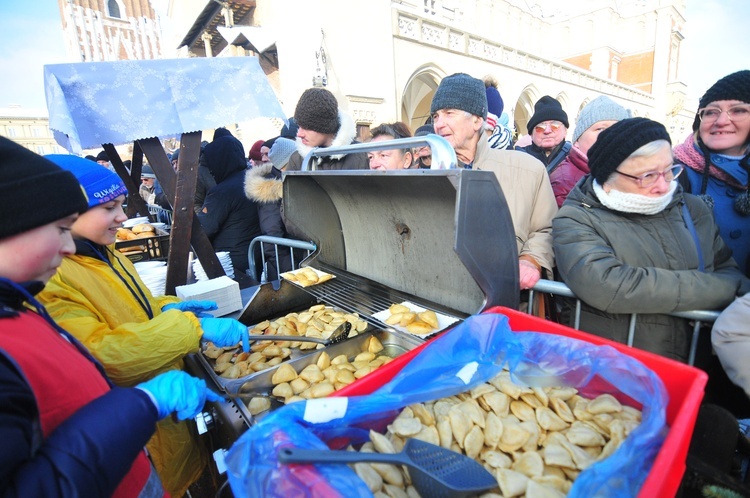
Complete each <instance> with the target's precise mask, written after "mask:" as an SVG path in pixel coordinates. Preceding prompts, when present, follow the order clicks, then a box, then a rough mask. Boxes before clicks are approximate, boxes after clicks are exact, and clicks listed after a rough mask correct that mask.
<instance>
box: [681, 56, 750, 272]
mask: <svg viewBox="0 0 750 498" xmlns="http://www.w3.org/2000/svg"><path fill="white" fill-rule="evenodd" d="M698 107H699V109H698V112H697V113H696V116H695V121H694V122H693V133H691V134H690V135H689V136H688V137H687V140H685V142H684V143H682V144H680V145H677V146H676V147H675V148H674V155H675V157H676V158H677V161H679V162H680V163H682V164H683V165H685V167H686V168H685V175H684V178H683V179H681V180H680V182H681V183H682V186H683V188H685V190H687V191H688V192H691V193H693V194H696V195H698V196H700V197H701V198H702V199H703V200H704V201H705V202H706V203H707V204H708V205H709V206H711V208H712V209H713V212H714V215H715V216H716V220H717V223H718V225H719V231H720V233H721V236H722V237H723V238H724V240H725V241H726V243H727V245H728V246H729V248H730V249H732V255H733V256H734V259H735V260H736V261H737V264H738V265H739V266H740V269H741V270H742V271H743V272H744V273H745V275H747V276H750V242H748V240H750V197H748V169H750V71H748V70H744V71H738V72H736V73H732V74H730V75H728V76H725V77H723V78H721V79H720V80H719V81H717V82H716V83H714V84H713V86H712V87H711V88H709V89H708V91H706V93H705V94H704V95H703V97H701V99H700V101H699V104H698ZM706 165H708V167H707V166H706Z"/></svg>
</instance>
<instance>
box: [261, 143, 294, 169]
mask: <svg viewBox="0 0 750 498" xmlns="http://www.w3.org/2000/svg"><path fill="white" fill-rule="evenodd" d="M295 150H297V143H296V142H295V141H294V140H290V139H288V138H284V137H279V138H277V139H276V141H275V142H274V143H273V145H272V146H271V150H270V151H269V152H268V159H269V160H270V161H271V163H272V164H273V165H274V167H275V168H277V169H282V168H283V167H284V166H286V164H287V163H288V162H289V158H290V157H292V154H294V151H295Z"/></svg>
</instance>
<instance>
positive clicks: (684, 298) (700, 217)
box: [552, 177, 748, 361]
mask: <svg viewBox="0 0 750 498" xmlns="http://www.w3.org/2000/svg"><path fill="white" fill-rule="evenodd" d="M683 204H684V205H686V206H687V208H688V210H689V212H690V216H691V218H692V221H693V223H694V225H695V230H696V233H697V237H698V240H699V241H700V252H701V253H702V255H703V261H704V266H705V270H704V271H700V270H699V269H698V268H699V252H698V250H697V248H696V243H695V241H694V238H693V236H692V235H691V232H690V230H689V229H688V225H687V223H686V221H685V218H684V216H683V208H682V206H683ZM552 236H553V243H554V250H555V259H556V261H557V268H558V270H559V272H560V275H561V276H562V278H563V280H564V281H565V283H566V284H567V285H568V287H570V289H571V290H572V291H573V293H575V294H576V295H577V296H578V297H580V298H581V300H582V301H583V311H582V316H581V329H583V330H585V331H587V332H591V333H594V334H596V335H599V336H602V337H605V338H608V339H612V340H615V341H617V342H622V343H625V342H627V336H628V321H629V319H630V316H629V313H639V315H638V321H637V324H636V331H635V342H634V346H635V347H638V348H641V349H645V350H648V351H651V352H654V353H657V354H660V355H663V356H667V357H670V358H673V359H677V360H681V361H685V360H686V359H687V355H688V350H689V342H690V341H689V335H688V334H687V330H688V327H687V323H686V320H683V319H680V318H676V317H672V316H669V315H664V314H663V313H668V312H675V311H689V310H698V309H721V308H723V307H725V306H727V305H728V304H729V303H731V302H732V300H733V299H734V297H735V296H736V295H737V294H738V291H740V292H742V291H741V290H740V287H741V286H747V284H748V282H747V280H746V279H744V277H743V276H742V274H741V273H740V271H739V269H738V267H737V264H736V263H735V261H734V260H733V259H732V258H731V253H730V250H729V249H728V248H727V246H726V244H725V243H724V241H723V240H722V239H721V237H720V236H719V232H718V228H717V226H716V223H715V222H714V219H713V216H712V214H711V212H710V210H709V209H708V207H707V206H706V204H705V203H704V202H703V201H701V200H700V199H698V198H697V197H695V196H692V195H690V194H683V193H682V189H681V188H680V187H678V189H677V191H676V192H675V194H674V199H673V200H672V202H671V203H670V204H669V205H668V206H667V208H666V209H665V210H664V211H662V212H660V213H658V214H655V215H651V216H646V215H639V214H629V213H622V212H617V211H612V210H610V209H608V208H606V207H604V206H603V205H602V204H601V203H600V202H599V200H598V199H597V197H596V195H595V194H594V192H593V188H592V179H591V177H587V179H586V180H584V181H583V182H582V183H581V184H579V185H578V186H576V187H575V188H574V189H573V191H572V192H571V193H570V194H569V195H568V198H567V200H566V201H565V203H564V204H563V207H562V208H561V209H560V211H559V213H558V214H557V216H556V217H555V219H554V220H553V221H552ZM743 290H744V289H743Z"/></svg>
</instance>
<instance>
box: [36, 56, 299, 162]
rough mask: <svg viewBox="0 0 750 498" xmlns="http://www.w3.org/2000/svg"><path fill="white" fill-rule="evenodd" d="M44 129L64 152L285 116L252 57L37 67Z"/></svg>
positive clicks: (174, 135)
mask: <svg viewBox="0 0 750 498" xmlns="http://www.w3.org/2000/svg"><path fill="white" fill-rule="evenodd" d="M44 81H45V93H46V96H47V110H48V111H49V126H50V129H52V131H53V133H54V135H55V140H56V141H57V143H59V144H60V145H61V146H62V147H65V148H66V149H67V150H69V151H71V152H76V153H80V151H81V150H82V149H91V148H97V147H100V146H101V144H105V143H111V144H114V145H123V144H127V143H130V142H133V141H134V140H140V139H145V138H152V137H159V138H167V137H176V136H179V135H180V134H182V133H188V132H193V131H200V130H206V129H213V128H218V127H221V126H227V125H231V124H234V123H238V122H243V121H249V120H251V119H254V118H258V117H270V118H273V117H277V118H281V119H286V117H285V114H284V111H283V110H282V108H281V105H280V104H279V101H278V99H277V98H276V95H275V94H274V92H273V89H272V88H271V85H270V84H269V83H268V79H267V78H266V75H265V74H264V73H263V70H262V69H261V68H260V65H259V64H258V60H257V58H255V57H213V58H189V59H162V60H142V61H116V62H83V63H78V64H54V65H47V66H44Z"/></svg>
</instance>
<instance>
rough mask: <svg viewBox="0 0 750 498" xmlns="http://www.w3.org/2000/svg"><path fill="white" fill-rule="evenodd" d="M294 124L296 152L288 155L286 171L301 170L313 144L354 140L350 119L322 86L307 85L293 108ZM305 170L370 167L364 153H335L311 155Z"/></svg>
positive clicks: (355, 134) (337, 143) (341, 142)
mask: <svg viewBox="0 0 750 498" xmlns="http://www.w3.org/2000/svg"><path fill="white" fill-rule="evenodd" d="M294 120H295V121H296V123H297V126H298V129H297V152H295V153H294V154H292V157H291V158H290V159H289V164H288V165H287V170H289V171H294V170H300V169H302V162H303V160H304V158H305V156H307V154H308V153H309V152H310V151H311V150H313V149H314V148H316V147H341V146H344V145H349V144H353V143H357V141H356V140H355V137H356V136H357V128H356V127H355V126H354V121H352V119H351V117H349V116H348V115H347V114H346V113H344V112H343V111H342V110H341V109H339V105H338V102H337V101H336V97H334V95H333V94H332V93H331V92H329V91H328V90H326V89H325V88H308V89H307V90H305V91H304V93H303V94H302V96H301V97H300V99H299V101H298V102H297V107H296V109H295V110H294ZM309 169H317V170H330V169H338V170H340V169H370V163H369V161H368V159H367V154H365V153H364V152H357V153H354V154H346V155H343V154H336V155H332V156H324V157H318V158H315V159H314V160H313V161H312V164H310V166H309Z"/></svg>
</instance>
